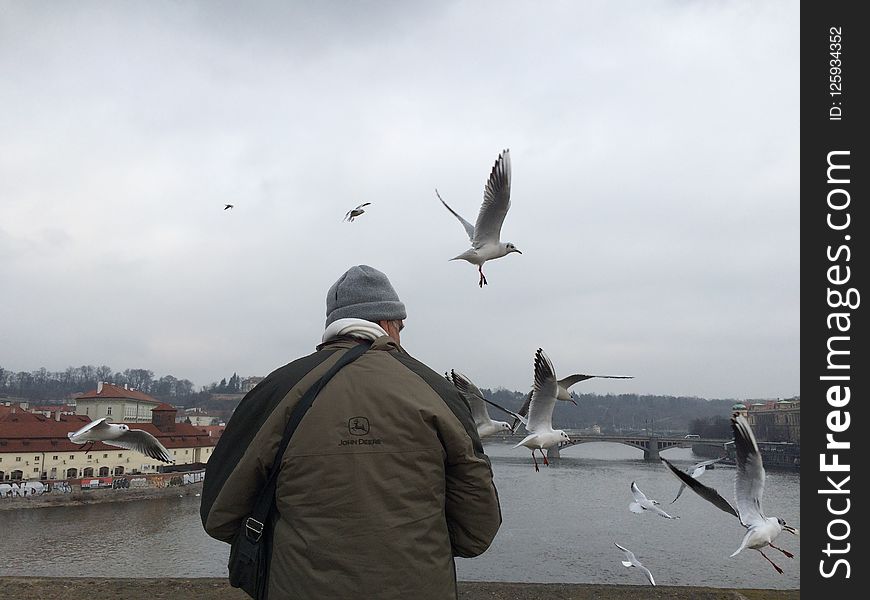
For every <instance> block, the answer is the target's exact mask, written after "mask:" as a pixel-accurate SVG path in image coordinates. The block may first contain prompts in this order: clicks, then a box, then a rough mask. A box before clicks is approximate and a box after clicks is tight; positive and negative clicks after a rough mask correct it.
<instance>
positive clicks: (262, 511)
mask: <svg viewBox="0 0 870 600" xmlns="http://www.w3.org/2000/svg"><path fill="white" fill-rule="evenodd" d="M371 345H372V343H371V342H370V341H364V342H361V343H359V344H357V345H356V346H354V347H353V348H351V349H350V350H348V351H347V352H345V353H344V354H343V355H342V357H341V358H339V359H338V361H337V362H336V363H335V364H334V365H332V367H331V368H330V369H329V371H327V372H326V374H325V375H324V376H323V377H321V378H320V379H319V380H318V381H317V383H315V384H314V385H312V386H311V387H310V388H308V391H306V392H305V394H304V395H303V396H302V398H300V399H299V402H297V403H296V406H294V407H293V412H291V413H290V418H289V419H288V420H287V425H286V426H285V428H284V437H283V438H281V443H280V444H279V446H278V452H276V453H275V460H274V461H273V462H272V468H271V469H269V476H268V478H267V479H266V484H265V485H264V486H263V489H262V490H261V491H260V495H259V496H258V497H257V502H256V503H255V504H254V510H253V511H251V516H250V517H248V518H247V519H246V520H245V535H246V536H247V538H248V539H249V540H251V541H252V542H254V543H257V542H259V541H260V538H261V537H262V535H263V528H264V523H266V522H267V520H268V518H269V513H270V512H271V510H272V506H273V504H274V500H275V488H276V487H277V484H278V471H280V470H281V461H282V459H283V458H284V452H285V451H286V450H287V445H288V444H289V443H290V438H291V437H293V432H294V431H296V428H297V427H298V426H299V423H300V422H301V421H302V417H304V416H305V413H306V412H308V409H309V408H311V405H312V404H314V399H315V398H316V397H317V394H319V393H320V390H322V389H323V387H324V386H325V385H326V384H327V382H328V381H329V380H330V379H332V376H333V375H335V374H336V373H338V371H340V370H341V368H342V367H344V366H345V365H347V364H349V363H352V362H353V361H355V360H356V359H357V358H359V357H360V356H362V355H363V354H364V353H365V351H366V350H368V349H369V348H370V347H371Z"/></svg>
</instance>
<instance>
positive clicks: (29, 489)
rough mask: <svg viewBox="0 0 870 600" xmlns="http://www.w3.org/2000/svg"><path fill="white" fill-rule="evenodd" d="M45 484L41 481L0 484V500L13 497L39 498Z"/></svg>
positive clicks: (43, 491)
mask: <svg viewBox="0 0 870 600" xmlns="http://www.w3.org/2000/svg"><path fill="white" fill-rule="evenodd" d="M44 493H45V484H44V483H42V482H41V481H22V482H21V483H0V498H6V497H7V496H9V497H15V496H41V495H42V494H44Z"/></svg>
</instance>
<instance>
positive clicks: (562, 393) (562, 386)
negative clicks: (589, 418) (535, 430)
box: [511, 348, 633, 431]
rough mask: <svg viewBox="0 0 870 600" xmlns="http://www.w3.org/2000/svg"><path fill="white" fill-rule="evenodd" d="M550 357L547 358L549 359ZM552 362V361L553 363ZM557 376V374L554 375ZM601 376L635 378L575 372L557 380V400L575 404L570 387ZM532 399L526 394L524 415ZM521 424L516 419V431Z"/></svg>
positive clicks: (624, 376) (521, 410)
mask: <svg viewBox="0 0 870 600" xmlns="http://www.w3.org/2000/svg"><path fill="white" fill-rule="evenodd" d="M538 352H539V353H541V354H543V353H544V351H543V350H542V349H540V348H538ZM549 360H550V359H549V358H547V361H549ZM551 364H552V363H551ZM554 377H555V375H554ZM595 377H598V378H601V379H633V377H632V376H630V375H586V374H585V373H575V374H574V375H568V377H563V378H562V379H559V380H557V381H556V384H557V385H558V388H557V391H556V400H562V401H564V402H572V403H573V404H574V405H575V406H576V405H577V402H575V401H574V398H572V397H571V394H570V392H568V388H569V387H571V386H572V385H574V384H575V383H580V382H581V381H586V380H587V379H592V378H595ZM530 400H531V394H529V395H528V396H526V401H525V403H523V405H522V407H521V408H520V410H519V414H520V415H522V416H526V415H527V414H528V413H529V401H530ZM518 425H519V420H517V419H516V418H515V419H514V421H513V423H512V425H511V427H512V428H513V430H514V431H516V428H517V426H518Z"/></svg>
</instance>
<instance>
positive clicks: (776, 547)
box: [768, 544, 794, 558]
mask: <svg viewBox="0 0 870 600" xmlns="http://www.w3.org/2000/svg"><path fill="white" fill-rule="evenodd" d="M768 546H770V547H771V548H773V549H774V550H779V551H780V552H782V553H783V554H785V555H786V556H787V557H789V558H794V554H792V553H791V552H789V551H788V550H783V549H782V548H780V547H779V546H774V545H773V544H768Z"/></svg>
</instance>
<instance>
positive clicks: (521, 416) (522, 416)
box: [511, 390, 535, 433]
mask: <svg viewBox="0 0 870 600" xmlns="http://www.w3.org/2000/svg"><path fill="white" fill-rule="evenodd" d="M534 393H535V392H534V390H532V391H531V392H529V393H528V394H526V400H525V402H523V405H522V406H521V407H520V410H519V412H518V413H517V415H516V416H515V417H514V421H513V423H511V431H513V432H514V433H516V430H517V429H518V428H519V426H520V423H522V424H523V425H524V426H525V428H526V430H527V431H528V429H529V404H531V402H532V394H534Z"/></svg>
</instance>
